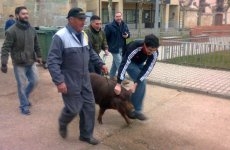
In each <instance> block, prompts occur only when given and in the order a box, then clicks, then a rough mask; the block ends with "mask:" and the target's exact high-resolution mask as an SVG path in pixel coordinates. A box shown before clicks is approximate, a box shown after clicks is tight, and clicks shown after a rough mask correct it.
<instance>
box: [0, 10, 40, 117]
mask: <svg viewBox="0 0 230 150" xmlns="http://www.w3.org/2000/svg"><path fill="white" fill-rule="evenodd" d="M15 15H16V23H15V24H14V25H12V27H10V28H9V29H7V30H6V38H5V41H4V43H3V46H2V53H1V64H2V66H1V71H2V72H3V73H7V63H8V58H9V53H10V55H11V59H12V63H13V69H14V75H15V78H16V81H17V88H18V97H19V100H20V109H21V113H22V114H24V115H29V114H30V110H29V108H30V106H31V102H30V101H29V96H30V93H31V92H32V91H33V90H34V88H35V87H36V85H37V83H38V71H37V67H36V63H35V62H36V61H37V62H40V63H41V51H40V47H39V44H38V37H37V33H36V30H35V29H34V28H33V27H32V26H31V25H30V23H29V21H28V19H29V14H28V10H27V8H26V7H25V6H20V7H17V8H16V9H15Z"/></svg>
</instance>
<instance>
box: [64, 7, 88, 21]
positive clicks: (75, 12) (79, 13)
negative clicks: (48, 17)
mask: <svg viewBox="0 0 230 150" xmlns="http://www.w3.org/2000/svg"><path fill="white" fill-rule="evenodd" d="M69 17H77V18H81V19H85V18H86V17H87V16H86V15H85V13H84V12H83V10H82V9H81V8H76V7H74V8H71V9H70V10H69V12H68V16H67V17H66V18H69Z"/></svg>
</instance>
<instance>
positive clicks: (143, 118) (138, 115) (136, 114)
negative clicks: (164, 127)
mask: <svg viewBox="0 0 230 150" xmlns="http://www.w3.org/2000/svg"><path fill="white" fill-rule="evenodd" d="M135 117H136V118H137V119H139V120H141V121H144V120H147V119H148V118H147V117H146V116H145V115H144V114H142V113H135Z"/></svg>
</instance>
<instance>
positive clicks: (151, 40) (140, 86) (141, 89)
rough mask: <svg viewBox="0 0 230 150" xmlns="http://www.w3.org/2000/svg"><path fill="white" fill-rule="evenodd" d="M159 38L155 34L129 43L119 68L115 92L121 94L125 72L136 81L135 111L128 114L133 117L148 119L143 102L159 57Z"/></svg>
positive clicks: (133, 95)
mask: <svg viewBox="0 0 230 150" xmlns="http://www.w3.org/2000/svg"><path fill="white" fill-rule="evenodd" d="M158 47H159V39H158V38H157V37H156V36H155V35H153V34H150V35H147V36H145V39H144V41H134V42H133V43H131V44H129V46H128V47H127V51H126V52H125V54H124V57H123V59H122V62H121V65H120V67H119V69H118V76H117V84H116V86H115V88H114V92H115V93H116V94H117V95H119V94H120V92H121V82H122V81H123V80H124V79H125V73H126V71H127V73H128V74H129V76H130V77H131V78H132V80H133V81H134V84H133V86H132V87H131V91H132V92H133V94H132V98H131V100H132V103H133V106H134V109H135V110H134V111H133V112H130V113H129V114H128V116H129V117H130V118H132V119H139V120H146V119H147V117H146V116H145V115H144V114H143V113H142V107H143V106H142V105H143V104H142V103H143V99H144V95H145V89H146V80H145V79H146V78H147V76H148V75H149V74H150V73H151V71H152V69H153V67H154V65H155V63H156V61H157V57H158Z"/></svg>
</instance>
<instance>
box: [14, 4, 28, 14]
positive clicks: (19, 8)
mask: <svg viewBox="0 0 230 150" xmlns="http://www.w3.org/2000/svg"><path fill="white" fill-rule="evenodd" d="M22 9H27V8H26V6H19V7H16V8H15V15H18V14H19V13H20V11H21V10H22Z"/></svg>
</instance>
